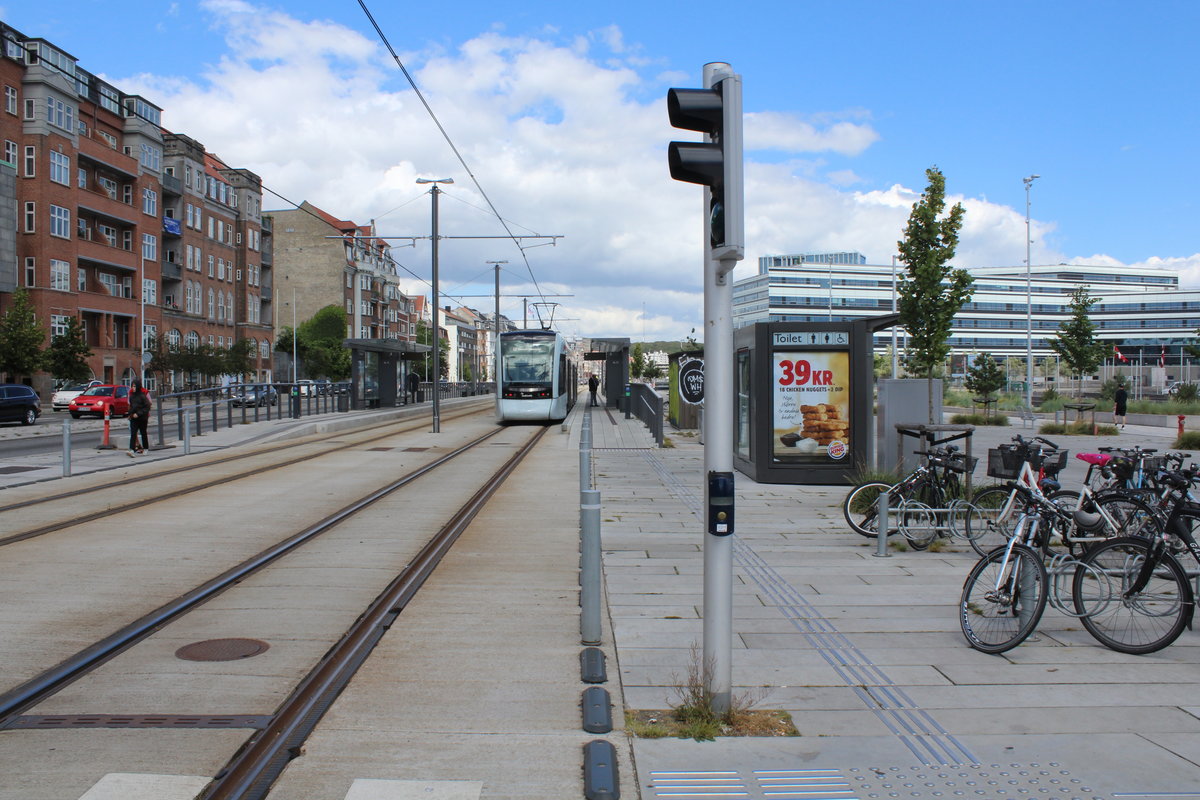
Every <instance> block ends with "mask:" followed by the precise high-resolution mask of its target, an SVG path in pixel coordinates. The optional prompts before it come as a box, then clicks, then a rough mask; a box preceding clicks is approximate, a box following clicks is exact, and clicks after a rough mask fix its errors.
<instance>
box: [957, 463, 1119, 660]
mask: <svg viewBox="0 0 1200 800" xmlns="http://www.w3.org/2000/svg"><path fill="white" fill-rule="evenodd" d="M1013 492H1014V494H1015V495H1016V497H1017V502H1018V503H1019V505H1020V506H1021V511H1020V513H1019V514H1018V515H1017V517H1016V520H1015V527H1014V531H1013V535H1012V537H1011V538H1010V539H1009V540H1008V542H1007V543H1006V544H1005V545H1004V546H1003V547H997V548H996V549H995V550H992V551H991V552H989V553H988V554H987V555H985V556H983V557H982V558H981V559H979V561H978V562H976V564H975V566H974V567H972V568H971V571H970V573H969V574H968V575H967V579H966V581H965V582H964V583H963V589H962V594H961V595H960V596H959V625H960V627H961V628H962V632H963V635H964V636H965V637H966V639H967V643H968V644H970V645H971V647H973V648H974V649H976V650H979V651H981V652H984V653H990V654H992V655H995V654H998V653H1003V652H1005V651H1007V650H1011V649H1012V648H1014V647H1016V646H1017V645H1019V644H1020V643H1021V642H1023V641H1025V639H1026V638H1028V636H1029V635H1030V634H1031V633H1033V631H1034V629H1036V628H1037V624H1038V622H1039V621H1040V620H1041V618H1042V614H1043V613H1044V612H1045V610H1046V606H1047V604H1052V605H1054V607H1055V608H1056V609H1058V610H1059V611H1061V612H1063V613H1064V614H1068V615H1070V616H1083V615H1084V614H1090V613H1099V612H1102V611H1104V610H1106V609H1107V604H1106V603H1105V602H1102V601H1103V592H1096V593H1095V594H1096V596H1095V597H1094V598H1093V599H1092V602H1091V603H1090V604H1088V605H1087V607H1086V610H1084V609H1082V608H1080V606H1079V603H1078V602H1077V599H1076V592H1075V586H1076V585H1077V584H1078V583H1080V582H1081V581H1080V576H1081V575H1084V576H1089V577H1090V581H1083V583H1085V584H1086V585H1089V586H1096V587H1107V586H1108V578H1107V576H1105V575H1104V574H1103V573H1102V572H1100V571H1098V570H1097V569H1096V568H1095V567H1092V566H1089V565H1087V564H1085V563H1083V562H1081V561H1079V560H1078V559H1076V558H1075V557H1074V556H1073V555H1071V554H1070V553H1054V552H1053V551H1052V550H1051V549H1050V541H1051V538H1052V536H1053V535H1054V533H1055V531H1056V529H1057V527H1058V525H1059V521H1060V519H1061V514H1062V510H1061V509H1060V508H1059V507H1057V506H1055V505H1054V504H1052V503H1049V502H1048V501H1047V500H1046V498H1045V497H1044V496H1043V495H1041V494H1039V493H1036V492H1034V491H1033V490H1031V489H1029V488H1028V487H1025V486H1021V485H1019V484H1014V486H1013ZM1068 578H1071V591H1070V593H1069V594H1068V593H1067V591H1066V587H1065V581H1066V580H1067V579H1068ZM1111 594H1112V592H1111V591H1109V595H1111ZM1068 598H1069V599H1070V602H1071V605H1068Z"/></svg>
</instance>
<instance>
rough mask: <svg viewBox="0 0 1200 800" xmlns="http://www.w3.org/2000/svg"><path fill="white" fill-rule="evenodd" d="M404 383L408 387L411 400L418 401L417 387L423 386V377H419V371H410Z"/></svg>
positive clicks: (412, 401) (411, 401)
mask: <svg viewBox="0 0 1200 800" xmlns="http://www.w3.org/2000/svg"><path fill="white" fill-rule="evenodd" d="M404 385H405V386H406V387H408V394H409V396H410V399H409V402H410V403H415V402H417V389H419V388H420V387H421V379H420V378H419V377H417V373H415V372H410V373H408V377H406V378H405V379H404Z"/></svg>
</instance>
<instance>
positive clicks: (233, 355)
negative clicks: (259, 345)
mask: <svg viewBox="0 0 1200 800" xmlns="http://www.w3.org/2000/svg"><path fill="white" fill-rule="evenodd" d="M254 354H255V347H254V343H253V342H251V341H250V340H249V339H238V340H237V341H236V342H234V343H233V344H232V345H230V346H229V349H228V350H226V351H225V353H224V361H225V367H224V370H223V371H224V373H225V374H226V375H236V376H238V380H239V381H242V380H245V378H246V375H248V374H249V373H251V372H254V363H253V361H254Z"/></svg>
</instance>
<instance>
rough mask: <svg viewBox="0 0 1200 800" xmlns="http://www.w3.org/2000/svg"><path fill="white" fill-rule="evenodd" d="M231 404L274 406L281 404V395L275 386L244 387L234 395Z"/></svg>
mask: <svg viewBox="0 0 1200 800" xmlns="http://www.w3.org/2000/svg"><path fill="white" fill-rule="evenodd" d="M231 402H232V403H233V405H235V406H273V405H275V404H276V403H278V402H279V393H278V392H276V391H275V387H274V386H244V387H242V388H241V389H238V390H237V391H236V392H235V393H234V395H233V400H232V401H231Z"/></svg>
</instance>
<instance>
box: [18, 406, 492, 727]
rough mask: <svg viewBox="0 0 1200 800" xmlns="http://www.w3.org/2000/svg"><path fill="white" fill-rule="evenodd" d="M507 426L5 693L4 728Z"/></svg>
mask: <svg viewBox="0 0 1200 800" xmlns="http://www.w3.org/2000/svg"><path fill="white" fill-rule="evenodd" d="M501 430H502V429H501V428H496V429H495V430H492V431H489V432H488V433H486V434H484V435H483V436H480V437H479V438H477V439H475V440H473V441H471V442H468V443H466V444H464V445H462V446H461V447H459V448H457V449H455V450H452V451H451V452H449V453H447V454H445V455H444V456H442V457H440V458H438V459H436V460H434V461H431V462H430V463H428V464H426V465H424V466H422V467H419V468H417V469H416V470H414V471H412V472H410V473H408V474H407V475H404V476H402V477H400V478H398V479H397V480H395V481H393V482H391V483H389V484H388V485H387V486H384V487H382V488H380V489H376V490H375V491H373V492H371V493H370V494H367V495H365V496H364V497H362V498H359V499H358V500H356V501H354V502H353V503H350V504H348V505H346V506H344V507H342V508H341V509H340V510H338V511H336V512H334V513H333V514H330V515H329V516H327V517H325V518H324V519H322V520H321V521H319V522H317V523H315V524H313V525H310V526H309V527H307V528H305V529H304V530H302V531H300V532H299V533H296V534H293V535H292V536H290V537H288V538H287V539H284V540H282V541H280V542H278V543H277V544H275V545H273V546H272V547H269V548H267V549H266V550H263V551H262V552H260V553H258V554H257V555H254V556H251V557H250V558H248V559H246V560H245V561H243V562H242V563H240V564H238V565H237V566H234V567H232V568H230V569H228V570H226V571H225V572H223V573H221V574H220V575H218V576H216V577H215V578H213V579H211V580H209V581H206V582H205V583H203V584H201V585H200V586H197V587H196V588H194V589H192V590H191V591H189V592H186V593H185V594H182V595H180V596H179V597H177V598H175V599H174V600H172V601H170V602H169V603H166V604H164V605H162V606H160V607H159V608H157V609H155V610H154V611H151V612H150V613H149V614H146V615H145V616H143V617H141V618H139V619H137V620H135V621H133V622H131V623H130V624H128V625H126V626H124V627H123V628H121V629H120V630H118V631H116V632H114V633H112V634H111V635H109V636H106V637H105V638H103V639H101V640H100V641H98V642H96V643H94V644H92V645H90V646H88V647H86V648H84V649H83V650H80V651H79V652H77V653H76V654H75V655H73V656H70V657H69V658H67V659H65V660H64V661H62V662H60V663H59V664H57V665H56V666H54V667H52V668H50V669H48V670H46V671H44V672H42V673H41V674H39V675H36V676H34V677H33V678H31V679H29V680H28V681H25V682H24V683H22V684H20V685H18V686H16V687H14V688H12V689H10V690H8V691H7V692H4V693H3V694H0V730H4V729H5V728H7V727H8V726H9V725H10V724H11V723H12V722H13V720H14V718H15V717H16V716H18V715H19V714H21V712H23V711H25V710H26V709H28V708H31V707H32V706H34V705H36V704H37V703H40V702H42V701H43V700H45V699H46V698H48V697H50V696H51V695H53V694H55V693H56V692H58V691H60V690H61V689H62V688H64V687H65V686H67V685H69V684H70V683H72V682H74V681H76V680H78V679H79V678H81V677H82V676H83V675H85V674H87V673H88V672H90V671H91V670H94V669H95V668H97V667H98V666H100V665H101V664H103V663H104V662H106V661H108V660H110V659H112V658H114V657H116V656H117V655H120V654H121V653H123V652H124V651H125V650H128V649H129V648H130V647H133V646H134V645H136V644H138V643H139V642H141V641H143V640H144V639H146V638H147V637H148V636H150V635H151V634H153V633H154V632H155V631H157V630H159V629H160V628H163V627H165V626H166V625H168V624H169V623H171V622H173V621H174V620H176V619H178V618H179V617H181V616H183V615H184V614H186V613H188V612H189V611H192V610H194V609H195V608H196V607H198V606H200V605H201V604H203V603H205V602H207V601H208V600H211V599H212V598H213V597H215V596H216V595H218V594H220V593H221V592H223V591H224V590H225V589H228V588H229V587H230V586H232V585H234V584H236V583H238V582H239V581H241V580H243V579H245V578H246V577H247V576H249V575H252V574H253V573H255V572H257V571H258V570H261V569H263V568H264V567H266V566H267V565H269V564H271V563H273V562H275V561H276V560H278V559H279V558H281V557H283V556H285V555H287V554H288V553H290V552H292V551H293V550H295V549H297V548H299V547H301V546H303V545H304V544H306V543H307V542H309V541H311V540H312V539H315V538H316V537H318V536H320V535H322V534H323V533H325V532H326V531H328V530H329V529H331V528H332V527H333V526H335V525H337V524H338V523H340V522H342V521H343V520H345V519H347V518H348V517H351V516H353V515H354V514H357V513H358V512H359V511H362V510H363V509H364V508H366V507H367V506H369V505H371V504H372V503H374V502H376V501H377V500H380V499H382V498H383V497H386V496H387V495H389V494H391V493H392V492H394V491H396V490H397V489H400V488H402V487H403V486H405V485H407V484H409V483H411V482H413V481H415V480H417V479H418V478H421V477H423V476H424V475H426V474H428V473H430V472H432V471H433V470H435V469H437V468H438V467H440V466H442V465H443V464H445V463H446V462H448V461H451V460H452V459H454V458H457V457H458V456H460V455H462V454H463V453H465V452H467V451H468V450H470V449H471V448H473V447H476V446H478V445H479V444H481V443H482V442H485V441H487V440H488V439H490V438H492V437H493V436H495V435H496V434H497V433H499V432H500V431H501Z"/></svg>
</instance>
